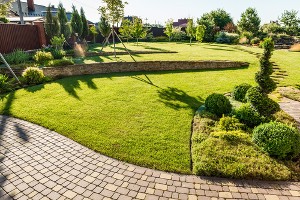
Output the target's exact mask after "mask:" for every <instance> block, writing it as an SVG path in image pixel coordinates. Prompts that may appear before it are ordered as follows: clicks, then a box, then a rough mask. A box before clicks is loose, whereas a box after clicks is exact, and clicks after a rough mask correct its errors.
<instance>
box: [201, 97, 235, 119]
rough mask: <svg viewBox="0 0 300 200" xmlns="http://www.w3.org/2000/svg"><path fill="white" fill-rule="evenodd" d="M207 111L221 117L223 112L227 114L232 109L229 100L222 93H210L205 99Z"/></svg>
mask: <svg viewBox="0 0 300 200" xmlns="http://www.w3.org/2000/svg"><path fill="white" fill-rule="evenodd" d="M205 107H206V109H207V111H209V112H211V113H214V114H216V115H217V116H219V117H221V116H222V115H223V114H228V113H230V112H231V110H232V105H231V104H230V101H229V100H228V99H227V98H226V97H225V96H224V95H222V94H216V93H214V94H211V95H209V96H208V97H207V98H206V100H205Z"/></svg>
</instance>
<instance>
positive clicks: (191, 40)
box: [190, 38, 192, 46]
mask: <svg viewBox="0 0 300 200" xmlns="http://www.w3.org/2000/svg"><path fill="white" fill-rule="evenodd" d="M190 46H192V38H190Z"/></svg>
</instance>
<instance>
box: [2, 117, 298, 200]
mask: <svg viewBox="0 0 300 200" xmlns="http://www.w3.org/2000/svg"><path fill="white" fill-rule="evenodd" d="M0 122H1V127H0V143H1V145H0V161H1V163H0V199H37V200H40V199H84V198H85V199H96V200H100V199H120V200H127V199H149V200H155V199H183V200H184V199H190V200H196V199H201V200H205V199H267V200H270V199H272V200H276V199H290V200H299V199H300V183H290V182H263V181H251V180H250V181H242V180H229V179H218V178H205V177H196V176H186V175H178V174H171V173H166V172H160V171H155V170H151V169H146V168H141V167H137V166H134V165H130V164H126V163H122V162H120V161H117V160H114V159H111V158H108V157H106V156H103V155H101V154H98V153H95V152H94V151H92V150H89V149H87V148H85V147H83V146H81V145H79V144H77V143H75V142H73V141H71V140H69V139H67V138H65V137H63V136H61V135H59V134H58V133H55V132H52V131H50V130H47V129H45V128H42V127H40V126H37V125H34V124H31V123H28V122H25V121H22V120H18V119H14V118H9V117H3V116H0Z"/></svg>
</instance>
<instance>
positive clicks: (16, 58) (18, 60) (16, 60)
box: [4, 49, 30, 65]
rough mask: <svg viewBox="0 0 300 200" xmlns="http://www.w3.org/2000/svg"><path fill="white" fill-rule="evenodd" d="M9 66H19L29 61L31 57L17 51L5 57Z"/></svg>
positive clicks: (19, 50)
mask: <svg viewBox="0 0 300 200" xmlns="http://www.w3.org/2000/svg"><path fill="white" fill-rule="evenodd" d="M4 58H5V60H6V62H7V63H8V64H11V65H18V64H22V63H25V62H26V61H29V59H30V55H29V54H28V53H26V52H25V51H23V50H21V49H16V50H14V51H13V52H12V53H9V54H6V55H4Z"/></svg>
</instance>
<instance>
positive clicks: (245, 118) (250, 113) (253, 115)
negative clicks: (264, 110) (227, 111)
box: [234, 103, 265, 128]
mask: <svg viewBox="0 0 300 200" xmlns="http://www.w3.org/2000/svg"><path fill="white" fill-rule="evenodd" d="M234 115H235V117H236V118H237V119H239V121H240V122H242V123H243V124H246V125H247V126H248V127H250V128H253V127H255V126H257V125H259V124H261V123H263V122H264V121H265V118H264V117H261V116H260V114H259V113H258V112H257V111H256V110H255V109H254V108H253V107H252V106H251V104H249V103H246V104H243V105H242V106H241V107H239V108H238V109H236V110H235V111H234Z"/></svg>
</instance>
